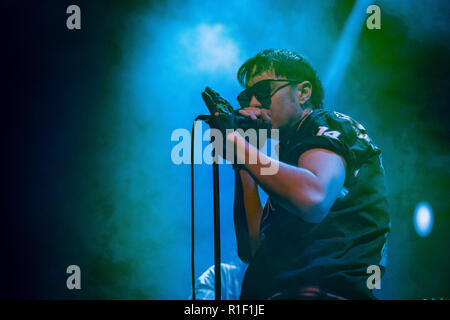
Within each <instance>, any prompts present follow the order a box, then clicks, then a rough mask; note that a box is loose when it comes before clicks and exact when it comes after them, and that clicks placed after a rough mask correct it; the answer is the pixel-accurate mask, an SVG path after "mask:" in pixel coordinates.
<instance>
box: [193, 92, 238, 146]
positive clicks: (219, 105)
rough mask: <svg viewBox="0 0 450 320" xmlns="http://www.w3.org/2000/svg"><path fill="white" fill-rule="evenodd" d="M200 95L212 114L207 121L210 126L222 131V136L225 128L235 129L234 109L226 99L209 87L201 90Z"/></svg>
mask: <svg viewBox="0 0 450 320" xmlns="http://www.w3.org/2000/svg"><path fill="white" fill-rule="evenodd" d="M202 97H203V100H204V101H205V104H206V106H207V107H208V110H209V112H210V113H211V115H212V118H211V121H210V123H209V125H210V126H211V127H212V128H217V129H219V130H220V131H222V134H223V135H224V138H225V130H226V129H233V130H234V129H237V125H238V124H237V123H236V121H235V111H234V109H233V107H232V106H231V104H230V103H229V102H228V101H227V100H225V99H224V98H222V97H221V96H220V94H218V93H217V92H216V91H214V90H213V89H211V88H210V87H206V88H205V91H204V92H202Z"/></svg>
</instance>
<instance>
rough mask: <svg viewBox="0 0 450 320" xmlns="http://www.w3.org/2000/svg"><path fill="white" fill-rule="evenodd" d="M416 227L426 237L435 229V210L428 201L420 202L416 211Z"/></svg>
mask: <svg viewBox="0 0 450 320" xmlns="http://www.w3.org/2000/svg"><path fill="white" fill-rule="evenodd" d="M414 227H415V229H416V232H417V234H418V235H419V236H421V237H426V236H428V235H429V234H430V232H431V229H433V211H432V210H431V207H430V205H429V204H428V203H426V202H420V203H419V204H418V205H417V207H416V210H415V212H414Z"/></svg>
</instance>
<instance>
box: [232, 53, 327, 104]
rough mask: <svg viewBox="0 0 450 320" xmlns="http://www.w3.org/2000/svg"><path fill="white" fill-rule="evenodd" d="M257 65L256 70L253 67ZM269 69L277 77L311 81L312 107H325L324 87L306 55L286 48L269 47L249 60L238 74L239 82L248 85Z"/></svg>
mask: <svg viewBox="0 0 450 320" xmlns="http://www.w3.org/2000/svg"><path fill="white" fill-rule="evenodd" d="M255 66H256V70H255V72H253V69H254V68H255ZM268 70H273V71H274V72H275V76H276V77H286V78H289V79H294V80H301V81H306V80H308V81H309V82H311V85H312V94H311V98H310V99H309V101H310V102H311V107H312V108H322V107H323V96H324V93H323V87H322V82H321V81H320V79H319V77H318V76H317V73H316V71H315V70H314V68H313V67H312V66H311V64H310V63H309V62H308V61H307V60H306V59H305V57H303V56H301V55H299V54H297V53H295V52H292V51H289V50H286V49H267V50H264V51H261V52H259V53H258V54H257V55H256V56H255V57H253V58H251V59H249V60H247V61H246V62H245V63H244V64H243V65H242V66H241V67H240V68H239V71H238V74H237V77H238V81H239V83H240V84H241V85H242V86H244V87H247V82H248V80H250V78H252V77H254V76H256V75H258V74H260V73H262V72H264V71H268Z"/></svg>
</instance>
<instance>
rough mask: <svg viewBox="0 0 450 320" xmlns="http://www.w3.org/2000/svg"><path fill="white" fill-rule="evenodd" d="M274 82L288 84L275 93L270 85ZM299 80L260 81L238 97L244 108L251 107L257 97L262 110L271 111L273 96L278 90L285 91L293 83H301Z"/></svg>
mask: <svg viewBox="0 0 450 320" xmlns="http://www.w3.org/2000/svg"><path fill="white" fill-rule="evenodd" d="M272 81H274V82H287V83H286V84H284V85H282V86H279V87H278V88H276V89H275V90H274V91H273V92H272V89H271V88H270V83H271V82H272ZM300 82H301V81H299V80H291V79H265V80H261V81H258V82H257V83H255V84H254V85H253V86H251V87H249V88H247V89H245V90H244V91H242V92H241V93H240V94H239V95H238V96H237V100H238V102H239V105H240V106H241V107H242V108H247V107H249V106H250V101H251V100H252V98H253V97H255V98H256V99H257V100H258V101H259V103H261V106H262V108H264V109H270V104H271V103H272V96H273V95H275V93H277V91H278V90H281V89H283V88H284V87H287V86H289V85H291V84H292V83H300Z"/></svg>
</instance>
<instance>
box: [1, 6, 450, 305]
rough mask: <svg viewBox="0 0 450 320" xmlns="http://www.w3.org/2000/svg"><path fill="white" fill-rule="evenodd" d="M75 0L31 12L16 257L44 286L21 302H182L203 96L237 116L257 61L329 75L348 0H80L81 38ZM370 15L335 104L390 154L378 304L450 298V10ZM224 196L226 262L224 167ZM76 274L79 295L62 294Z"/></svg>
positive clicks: (205, 203) (208, 218)
mask: <svg viewBox="0 0 450 320" xmlns="http://www.w3.org/2000/svg"><path fill="white" fill-rule="evenodd" d="M69 4H71V3H70V2H68V1H60V2H58V4H57V5H53V6H52V5H50V4H42V6H41V5H39V6H38V4H36V5H35V6H36V8H39V10H41V11H40V12H42V14H45V16H46V17H47V18H46V19H45V20H46V21H44V22H42V27H41V28H42V29H41V30H42V33H41V34H40V36H39V37H38V38H37V39H35V40H30V41H33V42H32V45H31V44H30V45H27V46H29V47H28V48H29V49H31V48H38V49H36V50H37V51H36V52H37V53H35V56H34V60H33V63H31V62H30V66H36V65H37V67H33V68H37V70H38V71H37V72H36V75H35V79H34V78H33V79H34V80H33V81H31V80H30V83H29V87H30V88H31V87H34V86H36V83H39V82H41V83H42V85H41V89H40V90H39V91H37V90H36V91H35V92H32V93H31V96H33V97H36V98H35V99H31V98H30V101H28V100H26V101H25V100H24V101H25V102H24V104H26V105H27V108H30V110H31V111H30V112H31V113H28V114H29V115H26V116H25V117H30V118H29V120H26V121H29V122H30V123H32V127H31V128H33V130H31V129H29V128H30V127H28V126H25V125H24V127H28V129H25V131H24V132H25V133H26V134H27V136H28V135H29V136H30V139H31V140H29V141H32V142H33V143H32V144H30V145H27V146H26V149H24V151H23V153H21V154H22V155H23V157H22V158H23V165H24V167H27V169H26V171H22V173H23V172H26V174H25V173H23V175H24V176H23V180H24V181H26V183H24V185H26V187H24V188H26V190H25V193H26V194H27V195H28V196H27V197H26V198H25V199H26V201H25V202H26V203H27V205H24V207H21V208H22V209H23V217H24V218H23V221H22V220H20V221H19V218H16V219H17V220H14V223H16V222H17V223H23V226H24V227H23V228H24V229H23V237H22V240H21V242H20V246H21V248H26V249H25V251H24V255H25V258H24V259H25V260H24V261H26V263H25V262H24V263H22V262H17V263H18V265H20V266H21V268H22V269H21V270H23V272H24V273H30V272H31V271H30V270H33V272H31V273H32V274H34V275H33V276H30V278H32V281H33V286H32V287H33V288H32V290H28V291H26V292H25V290H24V291H23V292H22V291H20V290H19V289H17V290H19V291H16V293H15V296H19V297H21V296H25V297H32V298H35V297H39V298H50V299H53V298H58V299H188V298H189V295H190V293H191V288H190V284H191V282H190V281H191V280H190V277H191V274H190V271H191V269H190V189H189V187H190V166H189V165H187V164H182V165H175V164H174V163H173V162H172V160H171V151H172V148H173V147H174V146H175V145H176V144H177V143H178V141H171V135H172V133H173V132H174V130H176V129H180V128H184V129H186V130H188V131H190V130H191V126H192V122H193V120H194V118H195V117H196V116H197V115H199V114H205V113H207V109H206V107H205V106H204V104H203V101H202V99H201V94H200V93H201V91H202V90H203V89H204V88H205V87H206V86H211V87H212V88H214V89H216V90H217V91H218V92H219V93H221V94H222V95H223V96H224V97H225V98H227V99H228V100H229V101H230V102H231V103H232V104H233V105H234V106H235V107H237V106H238V105H237V101H236V98H235V97H236V96H237V94H238V93H239V92H240V91H241V90H242V88H241V87H240V86H239V84H238V82H237V78H236V73H237V70H238V68H239V66H240V65H241V64H242V63H243V62H245V60H247V59H248V58H250V57H252V56H254V55H255V54H256V53H257V52H259V51H261V50H263V49H267V48H286V49H290V50H293V51H296V52H299V53H302V54H304V55H305V56H306V57H307V58H308V59H309V60H310V61H311V63H312V65H313V66H314V67H315V68H316V69H317V71H318V74H319V76H320V77H321V78H322V79H323V78H324V77H325V75H326V74H327V71H328V70H329V69H328V68H329V66H330V62H331V60H332V57H333V53H334V51H335V50H336V47H337V44H338V42H339V39H340V36H341V33H342V31H343V29H344V26H345V23H346V21H347V18H348V17H349V15H350V12H351V10H352V8H353V6H354V4H355V1H350V0H343V1H334V0H326V1H297V2H292V1H265V0H264V1H243V0H239V1H237V0H236V1H234V0H233V1H226V2H223V1H163V2H156V1H155V2H147V1H130V2H126V1H92V2H87V1H81V2H80V3H79V6H80V8H81V11H82V29H81V30H79V31H67V30H66V29H65V21H64V19H65V16H66V15H65V8H66V7H67V6H68V5H69ZM375 4H377V5H378V6H380V8H381V26H382V28H381V30H368V29H367V28H366V27H365V26H361V32H360V34H359V37H358V39H357V42H356V45H355V48H354V50H353V51H352V52H351V58H350V60H349V64H348V66H347V68H345V69H343V70H342V72H343V77H342V80H341V81H340V82H332V83H331V86H332V89H333V90H334V92H335V95H334V96H333V98H332V99H330V98H327V91H326V89H325V96H326V106H325V107H326V108H329V109H332V110H337V111H339V112H342V113H344V114H347V115H349V116H351V117H353V118H355V119H356V120H358V121H359V122H361V123H362V124H363V125H364V127H365V128H366V129H367V130H368V133H369V135H370V136H371V138H372V139H373V140H374V141H375V143H376V144H378V146H379V147H380V148H381V150H382V151H383V160H384V166H385V169H386V177H387V187H388V190H389V200H390V203H391V221H392V231H391V235H390V238H389V246H388V260H387V272H386V274H385V277H384V278H383V279H382V282H381V286H382V288H381V290H379V292H377V293H376V295H377V297H379V298H381V299H423V298H431V297H446V298H450V287H449V283H450V278H449V275H448V270H449V269H450V259H449V255H448V252H449V250H450V241H449V240H450V237H449V235H448V227H449V225H450V223H449V222H450V221H449V219H450V217H449V216H450V210H449V205H448V199H447V198H448V196H447V194H448V190H449V181H450V180H449V173H450V172H449V166H448V165H449V144H448V139H449V138H450V136H449V131H448V129H447V123H448V112H447V106H448V96H447V92H448V89H449V76H448V71H449V68H448V67H449V50H450V47H449V44H450V41H449V34H450V33H449V31H450V30H449V22H448V16H449V15H448V13H449V8H450V6H449V4H448V3H447V2H446V1H427V2H423V1H406V0H401V1H395V2H390V1H375ZM10 7H14V4H10ZM28 10H31V9H30V8H28ZM363 14H364V15H366V14H365V12H363ZM28 15H29V16H30V17H33V14H31V11H28ZM35 19H36V21H37V18H35ZM31 21H34V20H31ZM29 23H30V29H32V26H33V23H32V22H29ZM55 30H56V31H55ZM51 32H55V33H54V35H52V36H50V35H47V33H48V34H50V33H51ZM24 38H25V37H24ZM24 41H25V40H24ZM24 43H25V42H24ZM27 43H28V42H27ZM36 55H39V56H36ZM33 68H32V69H27V70H26V71H24V72H31V71H29V70H35V69H33ZM24 70H25V68H24ZM33 72H34V71H33ZM30 74H31V73H30ZM37 74H39V76H38V75H37ZM44 83H45V84H44ZM32 115H33V118H31V116H32ZM50 117H51V118H50ZM25 119H28V118H25ZM48 119H52V120H51V121H50V120H48ZM23 121H25V120H23ZM23 123H25V122H23ZM27 123H28V122H27ZM206 128H207V125H206V124H203V129H204V130H205V129H206ZM27 130H28V131H27ZM199 137H200V132H199ZM207 144H208V142H207V141H204V142H203V147H206V145H207ZM24 148H25V147H24ZM195 179H196V189H195V203H196V224H195V228H196V233H195V240H196V248H195V250H196V276H199V275H200V274H201V273H202V272H203V271H204V270H206V269H207V268H208V267H209V266H210V265H212V264H213V263H214V255H213V233H212V230H213V220H212V219H213V209H212V208H213V203H212V200H213V198H212V197H213V193H212V168H211V166H209V165H206V164H201V165H196V166H195ZM220 191H221V198H220V201H221V217H222V220H221V223H222V229H221V236H222V239H221V244H222V260H224V261H233V260H235V259H237V257H236V240H235V234H234V227H233V221H232V208H233V194H234V176H233V171H232V169H231V166H230V165H223V166H221V168H220ZM421 201H426V202H428V203H429V204H430V205H431V207H432V209H433V212H434V221H435V224H434V228H433V230H432V232H431V234H430V235H429V236H428V237H426V238H421V237H419V236H418V235H417V234H416V233H415V231H414V225H413V213H414V209H415V206H416V205H417V204H418V203H419V202H421ZM28 204H29V205H28ZM21 225H22V224H21ZM21 230H22V229H21ZM16 235H18V234H16ZM12 251H13V252H15V250H12ZM15 254H16V253H15ZM17 261H22V260H19V259H17ZM71 264H76V265H79V266H80V268H81V271H82V290H79V291H76V290H74V291H69V290H67V289H66V287H65V281H66V277H67V275H66V273H65V269H66V268H67V266H68V265H71ZM11 272H12V271H11ZM30 281H31V280H30Z"/></svg>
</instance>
